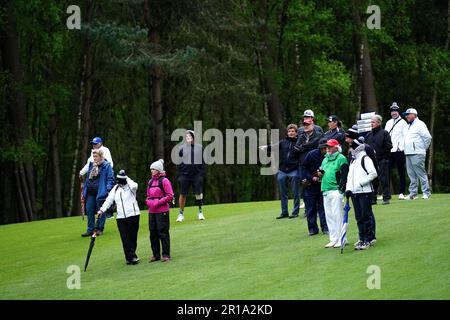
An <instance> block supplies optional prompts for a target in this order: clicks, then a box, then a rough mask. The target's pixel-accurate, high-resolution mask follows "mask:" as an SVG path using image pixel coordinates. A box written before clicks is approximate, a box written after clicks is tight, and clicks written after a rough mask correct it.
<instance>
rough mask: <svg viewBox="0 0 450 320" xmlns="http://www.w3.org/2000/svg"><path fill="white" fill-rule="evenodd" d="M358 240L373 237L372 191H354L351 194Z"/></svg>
mask: <svg viewBox="0 0 450 320" xmlns="http://www.w3.org/2000/svg"><path fill="white" fill-rule="evenodd" d="M352 202H353V207H354V210H355V218H356V224H357V225H358V232H359V240H361V241H372V240H373V239H375V217H374V215H373V211H372V193H355V194H353V195H352Z"/></svg>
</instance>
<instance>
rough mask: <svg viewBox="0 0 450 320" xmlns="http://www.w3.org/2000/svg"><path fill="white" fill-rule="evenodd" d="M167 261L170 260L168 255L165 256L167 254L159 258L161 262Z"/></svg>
mask: <svg viewBox="0 0 450 320" xmlns="http://www.w3.org/2000/svg"><path fill="white" fill-rule="evenodd" d="M169 261H170V257H167V256H165V257H163V258H162V259H161V262H169Z"/></svg>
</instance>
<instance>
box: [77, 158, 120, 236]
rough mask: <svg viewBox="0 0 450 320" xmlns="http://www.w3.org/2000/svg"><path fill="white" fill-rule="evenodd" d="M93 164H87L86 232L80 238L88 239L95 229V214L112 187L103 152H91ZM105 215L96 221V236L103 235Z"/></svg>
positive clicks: (112, 178) (110, 175) (109, 171)
mask: <svg viewBox="0 0 450 320" xmlns="http://www.w3.org/2000/svg"><path fill="white" fill-rule="evenodd" d="M92 157H93V159H94V161H93V162H91V163H89V169H88V172H87V177H88V178H87V179H86V183H85V184H84V189H83V197H84V198H85V199H86V212H87V217H88V221H87V224H88V225H87V231H86V232H85V233H83V234H82V235H81V236H82V237H90V236H91V235H92V234H93V233H94V229H95V214H96V212H97V211H98V210H99V209H100V207H101V206H102V205H103V203H104V202H105V200H106V197H107V196H108V193H109V192H110V191H111V189H112V188H113V186H114V173H113V171H112V168H111V165H110V164H109V162H108V160H106V159H105V158H104V154H103V150H101V149H94V150H92ZM105 218H106V217H105V215H102V216H101V217H100V218H99V219H98V229H97V236H100V235H102V234H103V230H104V228H105Z"/></svg>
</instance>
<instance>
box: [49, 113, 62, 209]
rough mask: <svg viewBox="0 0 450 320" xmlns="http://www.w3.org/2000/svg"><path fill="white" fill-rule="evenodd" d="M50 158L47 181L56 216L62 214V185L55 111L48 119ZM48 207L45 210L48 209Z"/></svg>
mask: <svg viewBox="0 0 450 320" xmlns="http://www.w3.org/2000/svg"><path fill="white" fill-rule="evenodd" d="M49 132H50V139H49V140H50V158H49V161H50V162H51V165H50V168H51V169H52V170H51V173H50V177H51V179H49V181H51V183H52V188H53V193H52V207H50V208H51V209H53V210H52V214H53V215H54V216H56V217H57V218H61V217H62V216H63V205H62V194H61V190H62V185H61V168H60V161H59V147H58V146H59V143H58V115H57V113H56V110H55V112H54V113H53V114H52V115H51V119H50V128H49ZM50 208H48V209H47V210H49V209H50Z"/></svg>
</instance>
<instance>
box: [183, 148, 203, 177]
mask: <svg viewBox="0 0 450 320" xmlns="http://www.w3.org/2000/svg"><path fill="white" fill-rule="evenodd" d="M178 154H179V156H180V158H181V159H182V161H181V163H180V164H179V165H178V166H177V172H178V176H181V175H185V176H188V177H190V178H194V177H197V176H201V177H203V176H204V175H205V173H206V164H205V161H204V159H203V147H202V145H201V144H198V143H196V144H188V143H185V144H183V145H182V146H181V147H180V150H179V152H178Z"/></svg>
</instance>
